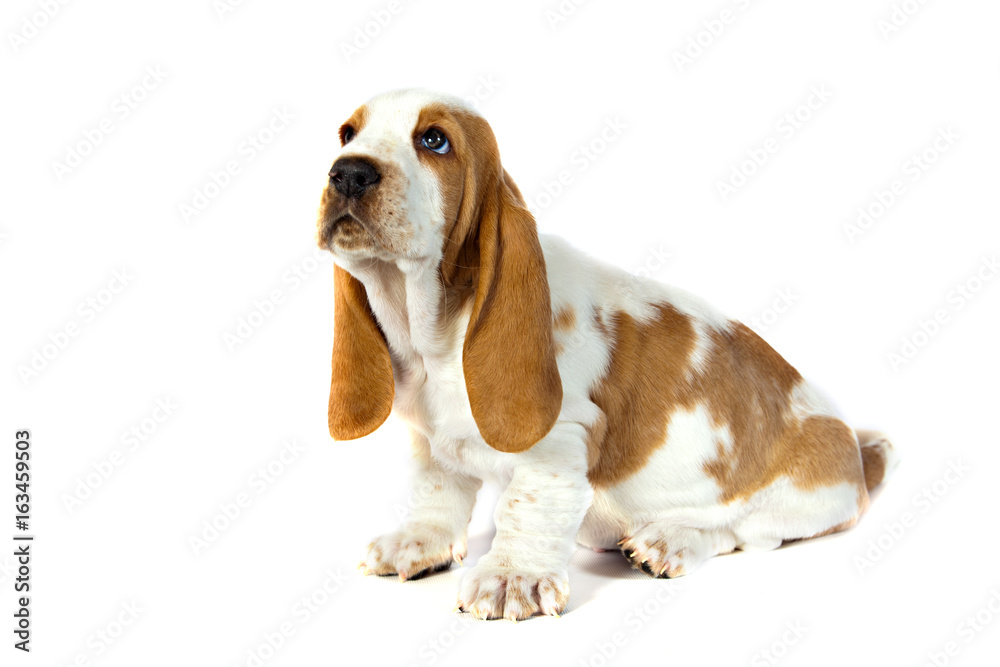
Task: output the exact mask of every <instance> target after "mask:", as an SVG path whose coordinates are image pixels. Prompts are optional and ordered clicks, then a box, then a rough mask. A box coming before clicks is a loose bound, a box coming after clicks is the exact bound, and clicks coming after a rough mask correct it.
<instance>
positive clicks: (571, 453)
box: [458, 424, 593, 620]
mask: <svg viewBox="0 0 1000 667" xmlns="http://www.w3.org/2000/svg"><path fill="white" fill-rule="evenodd" d="M516 456H518V457H519V459H520V460H519V462H518V464H517V465H516V466H515V467H514V470H513V475H512V476H511V480H510V483H509V484H508V485H507V488H506V489H505V490H504V492H503V494H502V495H501V497H500V501H499V503H498V504H497V510H496V519H495V520H496V528H497V533H496V537H495V538H494V539H493V546H492V547H491V548H490V551H489V553H487V554H486V555H485V556H483V557H482V558H481V559H480V560H479V562H478V563H476V565H475V567H473V568H472V569H471V570H470V571H469V572H468V574H466V575H465V578H464V579H463V581H462V587H461V592H460V593H459V597H458V605H459V608H460V609H463V610H464V611H468V612H471V613H472V614H473V615H474V616H476V617H477V618H482V619H491V618H507V619H511V620H518V619H523V618H528V617H530V616H533V615H535V614H548V615H552V616H556V615H558V614H559V612H561V611H562V610H563V609H564V608H565V607H566V602H567V600H568V599H569V581H568V572H567V570H568V566H569V559H570V557H571V556H572V555H573V551H574V549H575V544H576V533H577V531H578V530H579V528H580V523H581V522H582V521H583V517H584V515H585V514H586V512H587V508H588V507H589V506H590V501H591V498H592V497H593V490H592V489H591V487H590V483H589V482H588V481H587V455H586V444H585V442H584V429H583V427H582V426H580V425H579V424H557V425H556V426H555V428H553V429H552V431H551V432H550V433H549V435H547V436H546V437H545V438H544V439H543V440H542V441H541V442H539V443H538V444H536V445H535V446H534V447H532V448H531V449H530V450H528V451H527V452H524V453H522V454H517V455H516Z"/></svg>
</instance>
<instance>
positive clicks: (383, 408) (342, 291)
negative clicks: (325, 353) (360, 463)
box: [327, 266, 395, 440]
mask: <svg viewBox="0 0 1000 667" xmlns="http://www.w3.org/2000/svg"><path fill="white" fill-rule="evenodd" d="M333 291H334V301H335V305H334V312H333V317H334V319H333V375H332V378H331V380H330V407H329V412H328V413H327V414H328V418H329V423H330V435H332V436H333V437H334V438H335V439H337V440H353V439H354V438H360V437H361V436H363V435H368V434H369V433H371V432H372V431H374V430H375V429H377V428H378V427H379V426H381V425H382V422H384V421H385V420H386V418H387V417H388V416H389V412H391V411H392V397H393V393H394V391H395V388H394V385H393V380H392V361H391V360H390V359H389V347H388V345H386V342H385V336H384V335H383V334H382V331H381V329H379V327H378V324H376V322H375V317H374V316H373V315H372V311H371V307H370V306H369V305H368V295H367V293H366V292H365V287H364V285H362V284H361V282H360V281H359V280H358V279H357V278H355V277H354V276H352V275H351V274H349V273H348V272H347V271H345V270H344V269H342V268H340V267H339V266H335V267H334V270H333Z"/></svg>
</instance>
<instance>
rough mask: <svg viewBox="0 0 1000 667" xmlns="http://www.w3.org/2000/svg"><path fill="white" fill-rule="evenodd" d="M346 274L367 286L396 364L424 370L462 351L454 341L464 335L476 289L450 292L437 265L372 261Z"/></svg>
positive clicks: (417, 262)
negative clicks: (436, 361) (459, 350)
mask: <svg viewBox="0 0 1000 667" xmlns="http://www.w3.org/2000/svg"><path fill="white" fill-rule="evenodd" d="M345 268H347V267H345ZM347 270H348V272H349V273H351V274H352V275H353V276H354V277H355V278H357V279H358V280H359V281H361V284H363V285H364V286H365V291H366V292H367V294H368V302H369V304H370V305H371V309H372V313H373V314H374V315H375V319H376V321H377V322H378V324H379V326H380V327H381V329H382V332H383V333H384V334H385V337H386V341H387V342H388V343H389V350H390V352H391V354H392V357H393V359H394V361H395V362H401V363H402V364H404V365H405V366H414V365H416V366H421V367H425V366H426V364H427V362H431V363H433V361H434V360H442V361H444V360H446V359H447V358H448V357H449V355H452V354H454V351H455V350H456V348H457V349H461V345H458V346H456V345H455V340H456V337H459V336H464V335H465V323H466V322H467V315H468V308H466V306H467V305H471V297H472V294H473V290H472V288H471V286H462V287H458V288H452V289H446V288H445V287H444V286H443V284H442V281H441V276H440V268H439V263H438V262H437V261H435V260H424V259H420V260H396V261H395V262H391V261H385V260H379V259H373V260H370V261H364V262H357V263H353V264H352V265H351V266H350V267H349V268H348V269H347ZM463 315H465V317H463Z"/></svg>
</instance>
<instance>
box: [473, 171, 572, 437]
mask: <svg viewBox="0 0 1000 667" xmlns="http://www.w3.org/2000/svg"><path fill="white" fill-rule="evenodd" d="M495 180H496V182H495V184H490V186H489V187H488V191H487V192H486V193H484V196H483V198H482V200H481V203H480V209H479V213H480V216H479V220H478V225H477V227H478V229H476V230H473V233H474V234H475V237H474V242H475V243H476V244H477V245H478V248H476V250H478V252H477V253H476V254H478V256H479V275H478V281H477V285H476V297H475V303H474V304H473V308H472V318H471V319H470V320H469V328H468V330H467V332H466V336H465V347H464V350H463V357H462V364H463V367H464V370H465V384H466V389H467V391H468V394H469V401H470V403H471V406H472V416H473V417H474V418H475V420H476V424H477V425H478V426H479V432H480V434H482V436H483V438H484V439H485V440H486V442H487V443H488V444H489V445H490V446H491V447H493V448H494V449H497V450H499V451H501V452H520V451H524V450H526V449H528V448H529V447H531V446H532V445H534V444H535V443H536V442H538V441H539V440H541V439H542V438H543V437H544V436H545V434H547V433H548V432H549V430H551V428H552V426H553V424H555V421H556V418H557V417H558V415H559V410H560V408H561V407H562V381H561V380H560V378H559V370H558V368H557V367H556V354H555V344H554V341H553V339H552V308H551V305H550V303H549V284H548V280H547V278H546V275H545V260H544V258H543V256H542V249H541V246H540V245H539V243H538V233H537V231H536V229H535V219H534V217H532V215H531V213H529V212H528V210H527V209H526V208H525V206H524V202H523V200H522V198H521V194H520V192H519V191H518V190H517V186H516V185H514V183H513V181H511V180H510V177H509V176H508V175H507V173H506V172H505V171H503V170H502V169H501V170H500V173H499V174H496V177H495Z"/></svg>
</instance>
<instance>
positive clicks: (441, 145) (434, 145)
mask: <svg viewBox="0 0 1000 667" xmlns="http://www.w3.org/2000/svg"><path fill="white" fill-rule="evenodd" d="M420 143H421V144H423V146H424V148H426V149H428V150H432V151H434V152H435V153H437V154H439V155H444V154H445V153H447V152H448V151H450V150H451V144H450V143H448V137H446V136H444V132H442V131H441V130H438V129H436V128H433V127H432V128H431V129H429V130H427V131H426V132H424V136H422V137H420Z"/></svg>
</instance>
